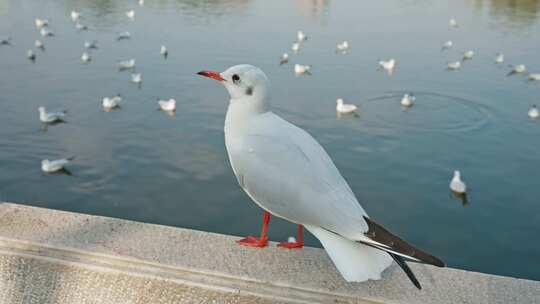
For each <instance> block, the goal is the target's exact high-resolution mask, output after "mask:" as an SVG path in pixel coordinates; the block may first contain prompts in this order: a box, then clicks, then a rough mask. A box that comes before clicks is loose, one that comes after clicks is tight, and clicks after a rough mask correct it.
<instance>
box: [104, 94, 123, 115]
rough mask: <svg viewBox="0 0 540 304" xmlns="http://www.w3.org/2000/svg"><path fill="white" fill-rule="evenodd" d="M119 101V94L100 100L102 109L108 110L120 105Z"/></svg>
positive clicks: (120, 99) (120, 100)
mask: <svg viewBox="0 0 540 304" xmlns="http://www.w3.org/2000/svg"><path fill="white" fill-rule="evenodd" d="M120 102H122V97H121V96H120V95H116V96H114V97H105V98H103V102H102V105H103V109H104V110H105V111H107V112H109V111H110V110H112V109H115V108H118V107H120Z"/></svg>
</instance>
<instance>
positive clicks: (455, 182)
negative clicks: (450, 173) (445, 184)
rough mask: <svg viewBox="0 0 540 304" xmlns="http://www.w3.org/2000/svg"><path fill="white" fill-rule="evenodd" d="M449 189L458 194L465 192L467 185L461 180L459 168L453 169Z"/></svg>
mask: <svg viewBox="0 0 540 304" xmlns="http://www.w3.org/2000/svg"><path fill="white" fill-rule="evenodd" d="M450 190H452V191H453V192H455V193H459V194H463V193H465V192H467V185H466V184H465V182H463V181H462V180H461V173H460V172H459V170H455V171H454V177H453V178H452V181H450Z"/></svg>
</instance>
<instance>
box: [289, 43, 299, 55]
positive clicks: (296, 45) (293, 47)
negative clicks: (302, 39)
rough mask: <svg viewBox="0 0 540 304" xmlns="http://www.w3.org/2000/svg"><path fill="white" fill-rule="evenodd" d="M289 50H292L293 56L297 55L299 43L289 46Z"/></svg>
mask: <svg viewBox="0 0 540 304" xmlns="http://www.w3.org/2000/svg"><path fill="white" fill-rule="evenodd" d="M291 49H292V50H293V52H294V53H295V54H298V52H299V51H300V43H298V42H295V43H293V44H292V46H291Z"/></svg>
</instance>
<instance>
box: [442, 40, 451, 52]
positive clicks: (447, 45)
mask: <svg viewBox="0 0 540 304" xmlns="http://www.w3.org/2000/svg"><path fill="white" fill-rule="evenodd" d="M452 46H454V43H453V42H452V40H448V41H446V42H445V43H443V45H442V50H443V51H444V50H448V49H451V48H452Z"/></svg>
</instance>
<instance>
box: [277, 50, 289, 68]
mask: <svg viewBox="0 0 540 304" xmlns="http://www.w3.org/2000/svg"><path fill="white" fill-rule="evenodd" d="M287 62H289V54H287V53H283V55H281V58H280V59H279V65H283V64H285V63H287Z"/></svg>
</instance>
